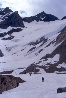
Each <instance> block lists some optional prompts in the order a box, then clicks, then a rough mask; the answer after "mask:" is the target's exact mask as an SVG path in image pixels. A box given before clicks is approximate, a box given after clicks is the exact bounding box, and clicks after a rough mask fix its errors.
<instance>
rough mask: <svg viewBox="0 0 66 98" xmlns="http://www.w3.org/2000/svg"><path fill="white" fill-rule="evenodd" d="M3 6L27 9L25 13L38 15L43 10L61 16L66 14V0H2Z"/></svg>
mask: <svg viewBox="0 0 66 98" xmlns="http://www.w3.org/2000/svg"><path fill="white" fill-rule="evenodd" d="M0 3H1V4H2V7H6V6H8V7H10V8H11V9H12V10H14V11H15V10H18V11H19V12H20V11H25V13H23V14H25V15H27V16H31V15H36V14H38V13H39V12H41V11H45V12H46V13H49V14H53V15H55V16H57V17H59V18H62V17H63V16H64V15H66V0H0Z"/></svg>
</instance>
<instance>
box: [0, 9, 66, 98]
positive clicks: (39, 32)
mask: <svg viewBox="0 0 66 98" xmlns="http://www.w3.org/2000/svg"><path fill="white" fill-rule="evenodd" d="M2 10H3V9H2ZM45 15H47V14H46V13H44V12H42V13H40V14H38V15H37V16H35V17H36V18H35V17H34V16H33V17H34V18H35V19H34V18H33V17H29V18H27V19H26V18H21V17H20V16H19V14H18V13H17V12H12V11H9V12H7V13H6V14H5V15H1V18H0V19H1V22H0V74H10V75H14V76H19V77H21V78H23V79H24V80H25V81H26V82H25V83H24V84H20V85H19V87H18V88H15V89H13V90H11V91H7V92H4V93H3V94H2V95H0V98H4V96H5V98H9V97H10V98H64V97H66V95H65V94H62V95H61V94H57V91H56V90H57V88H58V87H60V86H63V87H64V86H66V83H65V81H64V79H65V78H66V75H65V74H61V75H59V74H56V73H66V20H65V19H64V20H58V18H56V17H55V16H52V15H51V16H46V17H47V18H46V17H45ZM6 17H7V18H6ZM48 17H51V18H48ZM41 18H42V19H41ZM25 19H26V20H25ZM44 19H49V20H47V21H50V22H44V21H45V20H44ZM53 20H55V21H53ZM29 22H30V23H29ZM30 72H32V76H31V77H30V76H29V73H30ZM25 73H26V74H25ZM49 73H52V74H49ZM42 77H44V78H45V82H44V83H42V82H41V78H42ZM65 80H66V79H65ZM60 96H62V97H60Z"/></svg>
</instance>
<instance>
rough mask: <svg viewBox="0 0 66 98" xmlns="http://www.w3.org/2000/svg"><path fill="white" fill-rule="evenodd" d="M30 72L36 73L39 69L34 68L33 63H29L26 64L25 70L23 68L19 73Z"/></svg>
mask: <svg viewBox="0 0 66 98" xmlns="http://www.w3.org/2000/svg"><path fill="white" fill-rule="evenodd" d="M30 72H34V73H37V72H39V69H37V68H36V65H35V64H31V65H30V66H28V67H27V68H26V70H24V71H23V72H21V73H20V74H26V73H30Z"/></svg>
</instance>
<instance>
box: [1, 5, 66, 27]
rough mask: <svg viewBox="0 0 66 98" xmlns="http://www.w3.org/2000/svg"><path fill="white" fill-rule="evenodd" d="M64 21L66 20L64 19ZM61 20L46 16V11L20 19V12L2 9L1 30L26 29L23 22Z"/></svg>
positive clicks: (49, 15)
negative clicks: (11, 28) (10, 27)
mask: <svg viewBox="0 0 66 98" xmlns="http://www.w3.org/2000/svg"><path fill="white" fill-rule="evenodd" d="M62 19H66V17H63V18H62ZM55 20H59V19H58V18H57V17H56V16H54V15H51V14H46V13H45V12H44V11H43V12H41V13H39V14H37V15H35V16H31V17H24V18H22V17H20V15H19V14H18V11H15V12H13V11H12V10H11V9H9V7H6V8H0V28H7V27H8V26H12V27H24V23H23V22H28V23H30V22H32V21H37V22H39V21H44V22H50V21H55Z"/></svg>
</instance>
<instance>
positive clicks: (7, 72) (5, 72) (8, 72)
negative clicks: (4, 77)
mask: <svg viewBox="0 0 66 98" xmlns="http://www.w3.org/2000/svg"><path fill="white" fill-rule="evenodd" d="M12 72H13V70H11V71H3V72H0V74H11V73H12Z"/></svg>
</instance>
